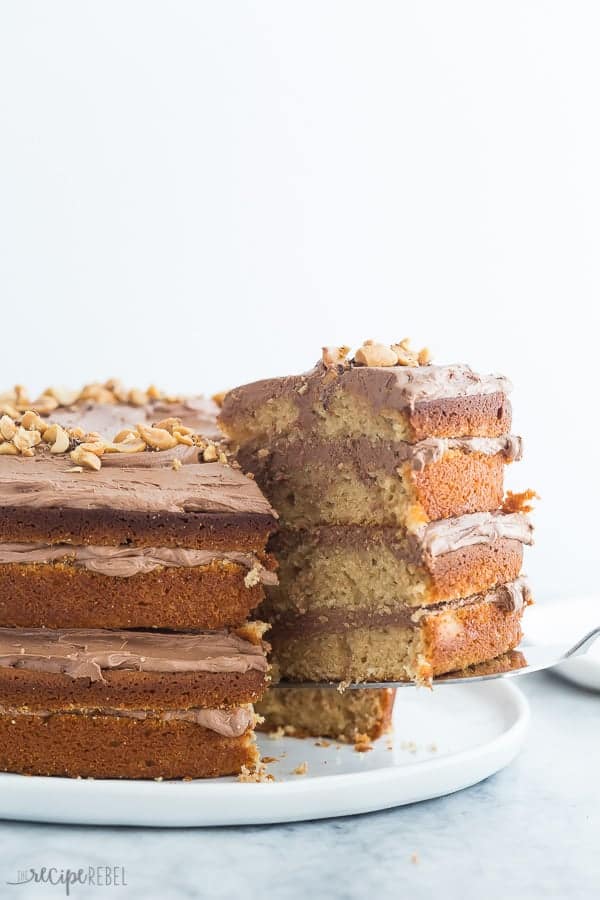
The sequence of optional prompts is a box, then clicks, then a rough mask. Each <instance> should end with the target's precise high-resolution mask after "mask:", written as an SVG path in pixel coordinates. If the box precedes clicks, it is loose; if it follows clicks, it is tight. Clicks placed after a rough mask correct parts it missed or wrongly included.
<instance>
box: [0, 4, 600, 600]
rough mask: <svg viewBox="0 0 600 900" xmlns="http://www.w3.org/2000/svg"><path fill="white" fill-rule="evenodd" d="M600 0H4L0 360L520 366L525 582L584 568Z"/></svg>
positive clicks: (589, 555)
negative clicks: (379, 359) (359, 351)
mask: <svg viewBox="0 0 600 900" xmlns="http://www.w3.org/2000/svg"><path fill="white" fill-rule="evenodd" d="M599 24H600V19H599V14H598V5H597V3H595V2H590V3H585V2H568V3H567V2H549V0H544V2H542V0H540V2H531V0H519V2H512V0H509V2H506V0H505V2H481V0H476V2H471V3H469V2H464V0H455V2H451V3H449V2H447V0H437V2H436V0H431V2H422V0H414V2H399V0H394V2H389V3H388V2H372V0H361V2H351V0H318V2H317V0H314V2H312V0H311V2H309V0H304V2H302V3H296V2H291V0H290V2H288V0H274V2H258V3H250V2H242V0H240V2H217V0H213V2H199V0H195V2H182V0H178V2H176V3H169V2H166V0H164V2H160V3H156V2H148V0H144V2H139V3H137V2H127V0H125V2H123V0H119V2H106V0H104V2H101V3H99V2H96V3H89V2H83V0H75V2H61V0H53V2H52V3H48V2H25V0H19V2H16V3H15V2H13V3H10V2H4V3H2V5H1V6H0V303H1V307H0V340H1V343H0V374H1V379H2V386H3V387H4V386H8V385H10V384H12V383H14V382H24V383H26V384H29V385H32V387H33V388H36V389H37V388H41V387H44V386H46V385H47V384H48V383H65V384H71V385H73V384H79V383H82V382H84V381H88V380H92V379H96V378H102V379H104V378H106V377H108V376H109V375H118V376H121V377H122V378H123V379H124V380H126V381H127V382H128V383H130V384H135V385H144V384H145V383H148V382H150V381H154V382H157V383H159V384H160V385H161V386H164V387H167V388H169V389H173V390H184V389H185V390H191V391H205V392H212V391H214V390H219V389H222V388H226V387H230V386H233V385H234V384H236V383H241V382H244V381H249V380H252V379H254V378H258V377H261V376H268V375H273V374H285V373H287V372H292V371H301V370H304V369H306V368H308V367H309V366H310V365H311V364H312V363H313V362H314V360H315V359H316V357H317V356H318V354H319V350H320V347H321V345H322V344H326V343H342V342H343V343H352V344H353V345H356V344H357V343H360V342H361V341H362V340H363V339H364V338H366V337H375V338H378V339H383V340H384V341H386V342H388V341H392V340H397V339H399V338H402V337H404V336H406V335H410V336H412V337H413V338H414V340H415V342H416V343H417V344H418V345H419V346H420V345H422V344H427V345H429V346H430V347H431V348H432V350H433V351H434V354H435V358H436V361H439V362H454V361H468V362H470V363H471V364H472V365H473V366H474V367H475V368H477V369H480V370H483V371H502V372H504V373H506V374H508V375H509V376H510V377H511V378H512V380H513V382H514V384H515V392H514V396H513V402H514V405H515V428H516V430H518V431H520V432H521V433H523V434H524V436H525V439H526V451H527V453H526V460H525V461H524V462H522V463H521V464H519V465H518V466H515V467H513V470H512V471H511V473H510V479H511V485H512V486H513V487H527V486H532V487H535V488H537V489H538V491H539V493H540V494H541V495H542V498H543V501H542V502H541V503H539V505H538V510H537V514H536V521H537V526H538V532H537V548H536V550H535V551H533V552H531V553H530V555H529V561H528V566H527V568H528V570H529V572H530V574H531V575H532V576H533V580H534V586H536V587H537V591H536V593H537V596H538V599H540V600H543V597H544V596H545V595H550V594H558V593H567V592H569V591H571V590H589V589H592V588H593V587H594V584H595V578H596V571H595V569H596V566H595V563H596V560H597V555H598V554H597V546H598V539H597V525H596V515H597V509H598V506H599V501H600V484H599V474H598V463H599V458H598V457H599V453H598V438H599V436H600V434H599V426H598V387H599V383H598V382H599V379H598V346H599V342H600V333H599V332H600V329H599V325H600V313H599V311H598V297H599V289H600V263H599V254H598V247H599V238H600V125H599V96H598V94H599V90H598V88H599V85H600V54H599V53H598V33H599V30H598V27H599Z"/></svg>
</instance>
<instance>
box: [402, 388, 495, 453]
mask: <svg viewBox="0 0 600 900" xmlns="http://www.w3.org/2000/svg"><path fill="white" fill-rule="evenodd" d="M511 422H512V407H511V405H510V400H509V399H508V397H507V396H506V394H505V393H502V392H500V391H498V392H496V393H493V394H475V395H473V396H468V397H445V398H444V399H443V400H430V401H428V402H425V403H417V404H416V405H415V408H414V410H413V411H412V412H411V415H410V427H411V432H412V440H415V441H421V440H423V439H424V438H427V437H431V436H432V435H435V436H436V437H464V436H465V435H469V436H470V437H497V436H499V435H501V434H508V432H509V431H510V426H511Z"/></svg>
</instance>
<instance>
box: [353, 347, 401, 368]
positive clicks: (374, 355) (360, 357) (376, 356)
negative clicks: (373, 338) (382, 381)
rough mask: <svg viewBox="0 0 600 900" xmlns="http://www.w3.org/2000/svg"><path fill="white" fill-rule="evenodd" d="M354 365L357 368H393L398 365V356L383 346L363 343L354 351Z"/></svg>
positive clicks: (389, 348)
mask: <svg viewBox="0 0 600 900" xmlns="http://www.w3.org/2000/svg"><path fill="white" fill-rule="evenodd" d="M354 363H355V364H356V365H357V366H375V367H377V368H384V367H388V366H395V365H396V364H397V363H398V356H397V354H396V353H395V352H394V350H392V348H391V347H386V346H385V344H375V343H372V342H369V341H365V343H364V344H363V345H362V347H361V348H360V349H359V350H357V351H356V355H355V357H354Z"/></svg>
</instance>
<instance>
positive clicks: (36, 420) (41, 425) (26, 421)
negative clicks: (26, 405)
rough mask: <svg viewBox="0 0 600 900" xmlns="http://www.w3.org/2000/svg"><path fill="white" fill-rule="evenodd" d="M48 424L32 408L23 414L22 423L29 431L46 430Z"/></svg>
mask: <svg viewBox="0 0 600 900" xmlns="http://www.w3.org/2000/svg"><path fill="white" fill-rule="evenodd" d="M46 424H47V423H46V422H44V420H43V419H41V418H40V417H39V416H38V414H37V413H36V412H34V411H33V410H32V409H28V410H27V412H26V413H23V415H22V416H21V425H22V426H23V428H26V429H27V431H34V430H35V431H44V429H45V428H46Z"/></svg>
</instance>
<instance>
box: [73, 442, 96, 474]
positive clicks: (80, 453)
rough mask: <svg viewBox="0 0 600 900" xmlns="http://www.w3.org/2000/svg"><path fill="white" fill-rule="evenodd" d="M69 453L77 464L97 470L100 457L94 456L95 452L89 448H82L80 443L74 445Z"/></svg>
mask: <svg viewBox="0 0 600 900" xmlns="http://www.w3.org/2000/svg"><path fill="white" fill-rule="evenodd" d="M69 455H70V457H71V459H72V460H73V462H74V463H75V464H76V465H77V466H83V467H84V468H86V469H93V470H94V471H95V472H98V471H99V469H100V467H101V465H102V462H101V461H100V457H99V456H96V454H95V453H90V452H89V450H84V449H83V444H80V445H79V447H75V449H74V450H71V453H70V454H69Z"/></svg>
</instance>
